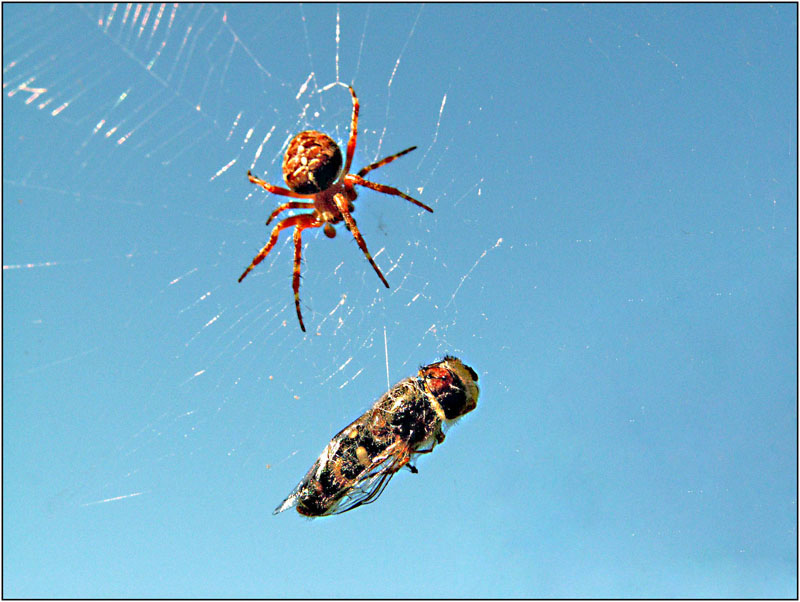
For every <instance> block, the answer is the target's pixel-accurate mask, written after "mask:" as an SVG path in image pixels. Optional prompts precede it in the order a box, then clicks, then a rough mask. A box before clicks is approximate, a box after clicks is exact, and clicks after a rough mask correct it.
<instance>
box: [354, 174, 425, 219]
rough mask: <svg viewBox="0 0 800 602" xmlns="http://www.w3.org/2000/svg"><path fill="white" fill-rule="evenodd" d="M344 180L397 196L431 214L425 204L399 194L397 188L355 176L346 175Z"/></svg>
mask: <svg viewBox="0 0 800 602" xmlns="http://www.w3.org/2000/svg"><path fill="white" fill-rule="evenodd" d="M345 180H347V181H348V182H349V183H351V184H358V185H359V186H364V187H365V188H371V189H372V190H377V191H378V192H382V193H384V194H391V195H394V196H399V197H400V198H403V199H405V200H407V201H408V202H410V203H414V204H415V205H416V206H417V207H422V208H423V209H425V211H430V212H431V213H433V209H431V208H430V207H428V206H427V205H426V204H425V203H421V202H419V201H418V200H417V199H415V198H413V197H410V196H408V195H407V194H406V193H405V192H400V191H399V190H397V188H394V187H393V186H385V185H384V184H376V183H375V182H370V181H369V180H365V179H364V178H362V177H361V176H358V175H356V174H347V175H346V176H345Z"/></svg>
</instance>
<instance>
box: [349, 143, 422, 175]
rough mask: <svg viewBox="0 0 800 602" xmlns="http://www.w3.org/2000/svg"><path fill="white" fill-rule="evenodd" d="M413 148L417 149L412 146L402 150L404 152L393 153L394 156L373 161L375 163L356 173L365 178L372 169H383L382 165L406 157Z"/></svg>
mask: <svg viewBox="0 0 800 602" xmlns="http://www.w3.org/2000/svg"><path fill="white" fill-rule="evenodd" d="M415 148H417V147H416V146H412V147H411V148H407V149H406V150H404V151H400V152H399V153H395V154H393V155H389V156H388V157H384V158H383V159H381V160H380V161H375V163H370V164H369V165H367V166H366V167H365V168H364V169H362V170H361V171H359V172H358V175H359V176H365V175H367V174H368V173H369V172H371V171H372V170H373V169H378V168H379V167H383V166H384V165H386V164H387V163H391V162H392V161H394V160H395V159H399V158H400V157H402V156H403V155H407V154H408V153H410V152H411V151H413V150H414V149H415Z"/></svg>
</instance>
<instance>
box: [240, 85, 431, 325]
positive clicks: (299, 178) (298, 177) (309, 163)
mask: <svg viewBox="0 0 800 602" xmlns="http://www.w3.org/2000/svg"><path fill="white" fill-rule="evenodd" d="M347 87H348V88H349V90H350V94H351V95H352V97H353V116H352V120H351V124H350V139H349V140H348V141H347V154H346V155H345V162H344V169H342V151H341V150H339V146H338V145H337V144H336V142H334V141H333V139H332V138H331V137H330V136H328V135H326V134H323V133H322V132H317V131H315V130H306V131H304V132H300V133H299V134H297V136H295V137H294V138H292V140H291V142H289V147H288V148H287V149H286V154H285V155H284V157H283V179H284V180H286V184H287V185H288V186H289V189H288V190H287V189H286V188H281V187H280V186H274V185H272V184H269V183H267V182H265V181H264V180H262V179H260V178H257V177H256V176H254V175H253V174H252V173H250V172H249V171H248V172H247V177H248V178H249V180H250V182H252V183H253V184H257V185H259V186H261V188H263V189H264V190H266V191H267V192H271V193H272V194H278V195H281V196H288V197H291V198H294V199H307V200H303V201H287V202H285V203H281V204H280V205H278V206H277V207H276V208H275V210H274V211H273V212H272V213H271V214H270V215H269V218H268V219H267V224H266V225H268V226H269V224H270V222H272V220H274V219H275V218H276V217H277V216H278V215H279V214H280V213H281V212H283V211H286V210H287V209H311V210H312V211H311V213H302V214H298V215H293V216H291V217H286V218H284V219H282V220H280V221H279V222H278V223H277V224H275V227H274V228H273V229H272V233H271V234H270V236H269V240H268V241H267V244H265V245H264V247H263V248H262V249H261V250H260V251H259V252H258V254H257V255H256V256H255V257H254V258H253V261H252V263H251V264H250V265H249V266H248V267H247V269H246V270H245V271H244V273H243V274H242V275H241V276H239V282H241V281H242V280H244V277H245V276H247V274H248V273H249V272H250V270H252V269H253V268H254V267H256V266H257V265H258V264H259V263H261V262H262V261H263V259H264V258H265V257H266V256H267V255H268V254H269V252H270V251H271V250H272V248H273V247H274V246H275V243H277V242H278V235H279V234H280V233H281V230H286V229H287V228H294V271H293V273H292V289H293V290H294V305H295V308H296V309H297V319H298V320H299V322H300V329H301V330H302V331H303V332H305V330H306V327H305V325H304V324H303V314H302V312H301V311H300V259H301V249H302V243H301V236H302V233H303V230H306V229H308V228H320V227H321V228H322V231H323V232H324V233H325V236H327V237H328V238H334V237H335V236H336V230H335V229H334V226H335V225H336V224H338V223H339V222H342V221H343V222H344V223H345V227H346V228H347V229H348V230H349V231H350V233H351V234H352V235H353V237H354V238H355V239H356V242H357V243H358V246H359V247H360V248H361V250H362V251H363V253H364V255H366V257H367V261H369V263H370V265H371V266H372V267H373V269H374V270H375V272H376V273H377V274H378V278H380V279H381V282H383V284H384V285H385V286H386V288H389V283H388V282H387V281H386V278H384V276H383V273H382V272H381V270H380V268H379V267H378V265H377V264H376V263H375V260H374V259H372V255H370V253H369V251H368V250H367V243H365V242H364V237H363V236H361V232H359V231H358V226H356V221H355V220H354V219H353V216H352V215H351V214H352V212H353V210H354V207H353V201H355V200H356V197H357V196H358V194H357V193H356V189H355V187H356V185H358V186H364V187H365V188H370V189H372V190H376V191H378V192H382V193H384V194H390V195H394V196H399V197H401V198H403V199H405V200H407V201H409V202H411V203H414V204H415V205H417V206H418V207H422V208H423V209H425V210H426V211H430V212H431V213H433V209H431V208H430V207H428V206H427V205H425V204H424V203H421V202H419V201H418V200H416V199H414V198H412V197H410V196H408V195H407V194H405V193H404V192H400V191H399V190H398V189H397V188H393V187H392V186H385V185H383V184H376V183H375V182H370V181H368V180H365V179H364V176H365V175H366V174H368V173H369V172H370V171H372V170H374V169H378V168H379V167H383V166H384V165H386V164H387V163H391V162H392V161H394V160H395V159H398V158H400V157H402V156H403V155H405V154H408V153H410V152H411V151H413V150H414V149H415V148H417V147H416V146H412V147H411V148H407V149H405V150H403V151H400V152H399V153H395V154H394V155H390V156H388V157H385V158H383V159H381V160H380V161H376V162H375V163H371V164H370V165H367V166H366V167H364V168H363V169H361V170H360V171H359V172H358V173H350V164H351V163H352V162H353V154H354V153H355V150H356V138H357V137H358V110H359V105H358V97H357V96H356V92H355V90H353V87H352V86H347Z"/></svg>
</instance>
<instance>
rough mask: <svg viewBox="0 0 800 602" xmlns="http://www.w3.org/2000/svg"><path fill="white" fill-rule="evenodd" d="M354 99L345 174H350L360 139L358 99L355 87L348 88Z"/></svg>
mask: <svg viewBox="0 0 800 602" xmlns="http://www.w3.org/2000/svg"><path fill="white" fill-rule="evenodd" d="M347 87H348V88H349V89H350V94H351V95H352V97H353V117H352V118H351V119H350V139H349V140H348V141H347V155H346V158H345V162H344V171H342V173H343V174H347V173H350V165H351V164H352V163H353V155H354V154H355V153H356V139H357V138H358V110H359V105H358V97H357V96H356V91H355V90H353V86H347Z"/></svg>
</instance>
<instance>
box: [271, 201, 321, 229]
mask: <svg viewBox="0 0 800 602" xmlns="http://www.w3.org/2000/svg"><path fill="white" fill-rule="evenodd" d="M313 208H314V203H307V202H305V201H288V202H286V203H282V204H280V205H278V206H277V207H276V208H275V211H273V212H272V213H270V214H269V217H268V218H267V224H266V225H267V226H269V223H270V222H271V221H272V220H274V219H275V218H276V217H278V214H279V213H280V212H281V211H286V210H287V209H313Z"/></svg>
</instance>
